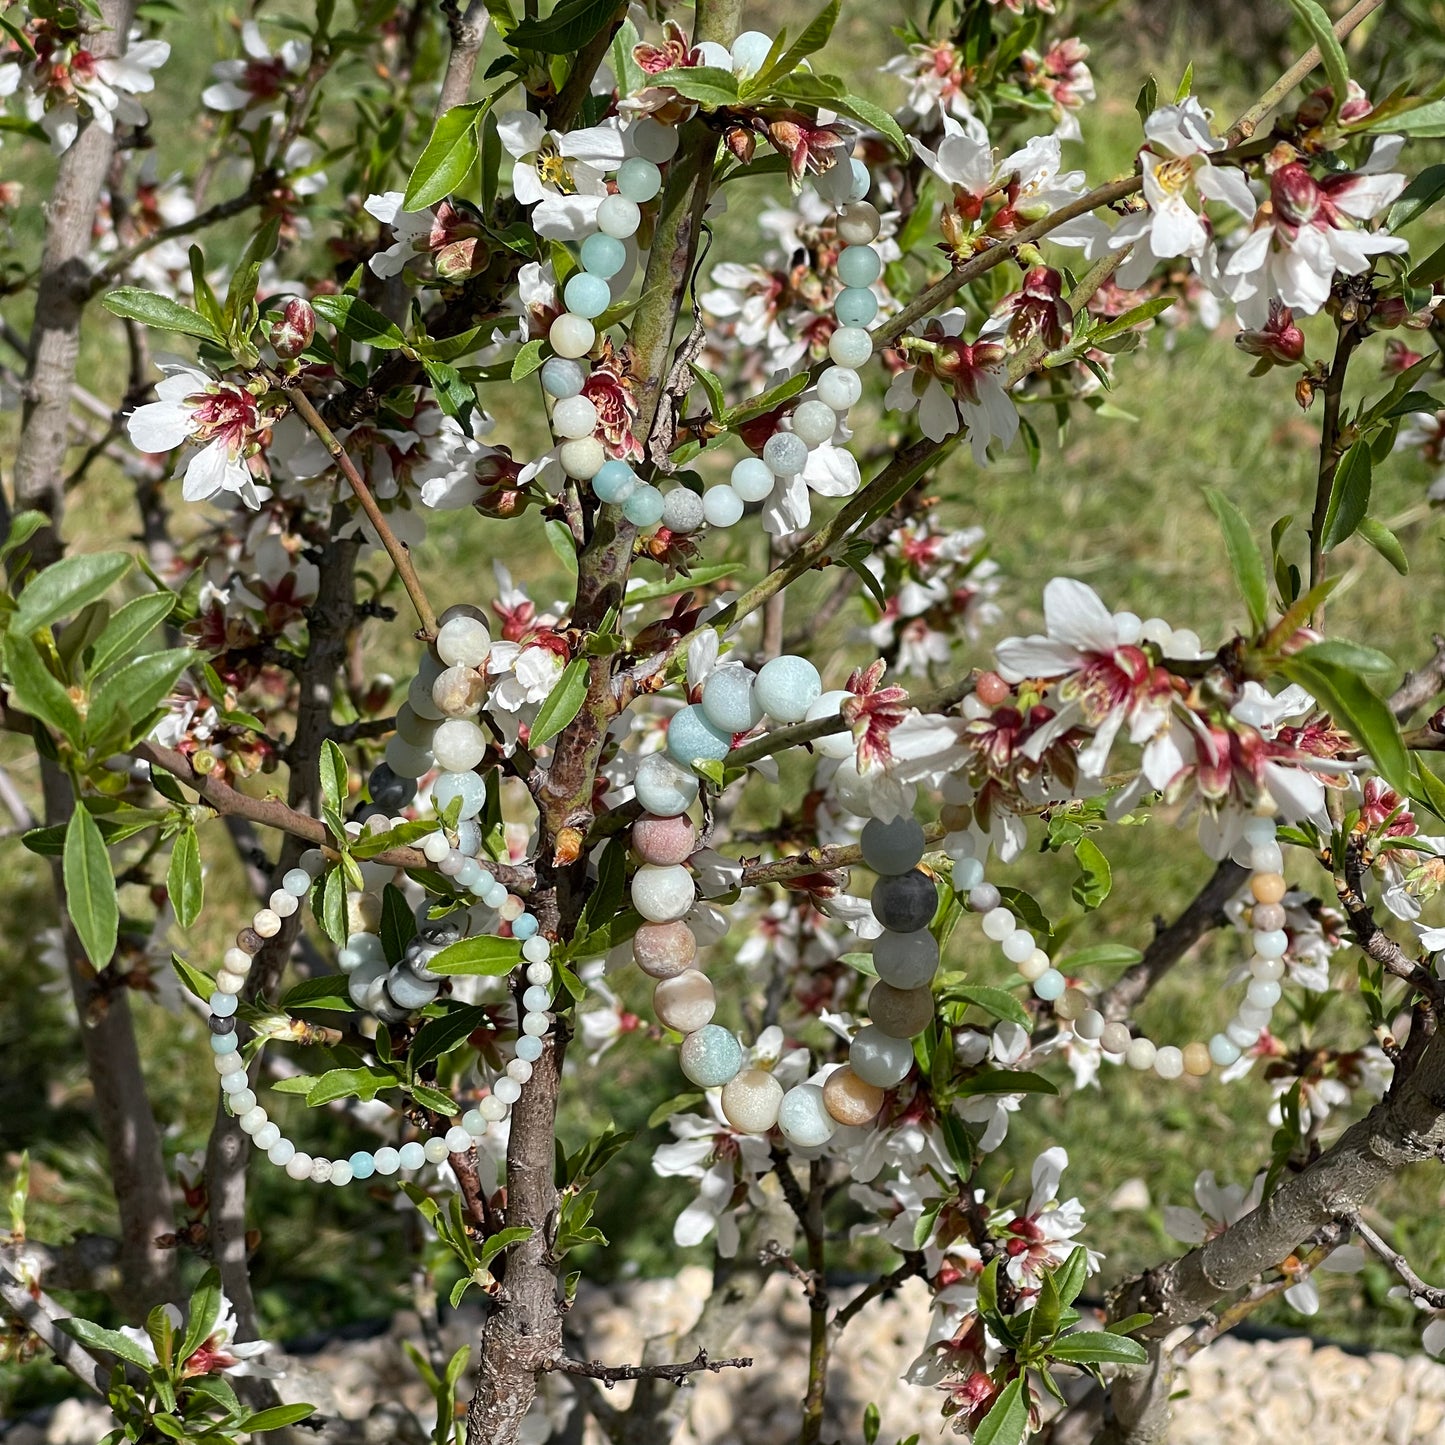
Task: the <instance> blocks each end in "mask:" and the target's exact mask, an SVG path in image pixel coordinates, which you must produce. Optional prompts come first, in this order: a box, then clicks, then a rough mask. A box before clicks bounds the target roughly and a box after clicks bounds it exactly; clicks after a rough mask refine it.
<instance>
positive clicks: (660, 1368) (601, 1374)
mask: <svg viewBox="0 0 1445 1445" xmlns="http://www.w3.org/2000/svg"><path fill="white" fill-rule="evenodd" d="M752 1362H753V1359H752V1356H751V1355H738V1356H736V1357H735V1358H733V1359H730V1360H710V1359H708V1357H707V1351H706V1350H699V1351H698V1352H697V1354H696V1355H694V1356H693V1358H692V1359H690V1360H685V1361H683V1362H681V1363H679V1364H672V1365H604V1364H602V1363H600V1362H599V1361H597V1360H573V1359H569V1358H568V1357H567V1356H566V1355H559V1356H558V1357H557V1358H556V1359H555V1360H552V1361H551V1362H550V1363H549V1364H548V1365H547V1367H546V1368H547V1369H548V1370H551V1371H555V1372H556V1373H558V1374H563V1375H585V1376H586V1377H587V1378H588V1379H589V1380H601V1381H602V1383H603V1384H604V1385H606V1386H607V1388H608V1389H611V1388H612V1386H613V1385H615V1384H616V1383H617V1382H618V1381H619V1380H671V1381H672V1382H673V1383H674V1384H678V1385H680V1384H681V1383H682V1382H683V1380H685V1379H686V1378H687V1377H688V1376H689V1375H696V1374H700V1373H701V1372H702V1371H704V1370H706V1371H707V1372H708V1373H709V1374H712V1375H717V1374H721V1373H722V1371H724V1370H745V1369H747V1368H748V1367H749V1366H750V1365H751V1364H752Z"/></svg>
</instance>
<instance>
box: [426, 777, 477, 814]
mask: <svg viewBox="0 0 1445 1445" xmlns="http://www.w3.org/2000/svg"><path fill="white" fill-rule="evenodd" d="M431 796H432V805H433V807H435V808H436V810H437V816H438V817H440V816H441V815H442V814H443V813H445V812H446V810H447V809H448V808H449V807H450V806H451V805H452V803H453V802H454V801H455V800H456V799H457V798H460V799H461V800H462V809H461V812H460V813H459V814H458V815H457V816H458V817H459V818H475V817H476V816H477V814H478V813H480V812H481V811H482V807H483V805H484V804H485V803H486V801H487V785H486V784H485V783H484V782H483V781H482V780H481V778H479V777H478V776H477V774H476V773H443V774H442V775H441V776H440V777H439V778H438V779H437V780H436V782H435V783H433V784H432V790H431Z"/></svg>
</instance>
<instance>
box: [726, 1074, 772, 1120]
mask: <svg viewBox="0 0 1445 1445" xmlns="http://www.w3.org/2000/svg"><path fill="white" fill-rule="evenodd" d="M721 1103H722V1111H723V1117H724V1118H725V1119H726V1120H727V1121H728V1123H729V1124H731V1125H732V1126H733V1128H734V1129H736V1130H738V1132H739V1133H742V1134H766V1133H767V1132H768V1130H769V1129H771V1128H772V1127H773V1125H774V1124H776V1123H777V1122H778V1110H779V1108H781V1107H782V1103H783V1086H782V1085H781V1084H780V1083H779V1082H778V1081H777V1080H776V1079H775V1078H774V1077H773V1076H772V1075H771V1074H770V1073H768V1071H767V1070H766V1069H744V1070H743V1071H742V1073H740V1074H739V1075H737V1077H736V1078H734V1079H730V1080H729V1081H728V1082H727V1083H726V1084H724V1085H723V1091H722V1101H721Z"/></svg>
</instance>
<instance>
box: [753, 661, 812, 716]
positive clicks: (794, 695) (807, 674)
mask: <svg viewBox="0 0 1445 1445" xmlns="http://www.w3.org/2000/svg"><path fill="white" fill-rule="evenodd" d="M822 691H823V680H822V678H820V677H819V676H818V669H817V668H816V667H814V666H813V664H812V663H811V662H809V661H808V660H807V658H804V657H793V656H789V655H786V654H785V655H784V656H782V657H775V658H773V660H772V661H771V662H767V663H764V664H763V667H762V669H761V670H760V671H759V673H758V675H757V679H756V681H755V682H754V684H753V696H754V698H755V699H756V701H757V705H758V706H759V707H760V708H762V710H763V711H764V712H765V713H767V714H768V716H769V717H771V718H772V719H773V720H774V721H775V722H780V723H795V722H802V720H803V719H804V717H805V716H806V715H807V712H808V709H809V708H810V707H811V706H812V705H813V703H815V702H816V701H817V700H818V697H819V696H820V695H821V693H822Z"/></svg>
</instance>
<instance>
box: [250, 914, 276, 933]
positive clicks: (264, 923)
mask: <svg viewBox="0 0 1445 1445" xmlns="http://www.w3.org/2000/svg"><path fill="white" fill-rule="evenodd" d="M251 927H252V928H254V929H255V930H256V932H257V933H259V934H260V935H261V937H262V938H275V937H276V935H277V934H278V933H280V932H281V916H280V914H278V913H277V912H276V911H275V910H274V909H271V908H258V909H257V910H256V916H255V917H254V918H253V919H252V920H251Z"/></svg>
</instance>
